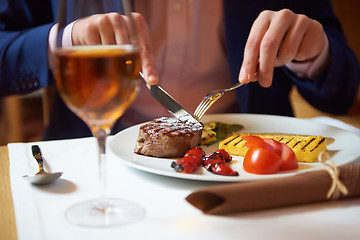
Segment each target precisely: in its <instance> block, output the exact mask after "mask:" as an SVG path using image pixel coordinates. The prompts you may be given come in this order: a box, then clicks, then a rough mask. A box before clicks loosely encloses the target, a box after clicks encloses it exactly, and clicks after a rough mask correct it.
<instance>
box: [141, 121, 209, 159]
mask: <svg viewBox="0 0 360 240" xmlns="http://www.w3.org/2000/svg"><path fill="white" fill-rule="evenodd" d="M202 129H203V126H202V124H201V123H198V122H196V123H193V122H183V121H180V120H178V119H176V118H169V117H161V118H157V119H154V120H153V121H151V122H149V123H146V124H144V125H141V126H140V130H139V136H138V139H137V141H136V146H135V150H134V152H135V153H138V154H142V155H147V156H154V157H173V158H176V157H183V156H184V155H185V153H186V152H187V151H189V150H190V149H191V148H193V147H196V146H197V145H199V144H200V142H201V134H202Z"/></svg>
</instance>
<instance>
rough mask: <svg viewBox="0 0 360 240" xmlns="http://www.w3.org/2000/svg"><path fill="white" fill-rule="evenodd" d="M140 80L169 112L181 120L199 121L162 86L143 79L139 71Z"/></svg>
mask: <svg viewBox="0 0 360 240" xmlns="http://www.w3.org/2000/svg"><path fill="white" fill-rule="evenodd" d="M140 76H141V78H142V80H143V81H144V82H145V83H146V86H147V88H148V89H149V90H150V93H151V95H152V96H153V97H154V98H155V99H156V100H157V101H158V102H159V103H160V104H161V105H163V106H164V107H165V108H166V109H167V110H168V111H169V112H170V113H171V114H173V115H174V116H175V117H177V118H178V119H179V120H180V121H183V122H187V121H189V122H192V123H199V121H198V120H196V119H195V118H194V117H193V115H192V114H190V113H189V112H188V111H186V110H185V108H183V107H182V106H181V105H180V104H179V103H178V102H177V101H176V100H175V99H174V98H173V97H172V96H171V95H170V94H168V93H167V92H166V91H165V90H164V89H163V88H162V87H160V86H158V85H149V84H148V83H147V82H146V81H145V79H144V74H143V73H142V72H140Z"/></svg>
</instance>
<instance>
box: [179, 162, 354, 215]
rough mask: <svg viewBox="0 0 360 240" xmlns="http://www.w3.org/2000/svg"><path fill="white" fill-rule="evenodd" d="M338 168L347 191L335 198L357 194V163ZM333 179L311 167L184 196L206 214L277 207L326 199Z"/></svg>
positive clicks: (340, 178)
mask: <svg viewBox="0 0 360 240" xmlns="http://www.w3.org/2000/svg"><path fill="white" fill-rule="evenodd" d="M338 171H339V180H340V181H341V183H343V184H344V185H345V187H346V189H347V191H348V192H347V193H345V194H344V193H340V195H339V196H338V197H337V199H345V198H354V197H360V165H344V166H341V167H339V168H338ZM333 181H334V180H333V179H332V177H331V175H330V174H329V172H328V171H327V170H318V171H310V172H305V173H301V174H298V175H295V176H291V177H283V178H274V179H270V180H259V181H253V182H245V183H231V184H224V185H218V186H214V187H209V188H205V189H202V190H199V191H196V192H193V193H191V194H190V195H189V196H187V197H186V200H187V201H188V202H189V203H190V204H192V205H193V206H194V207H196V208H198V209H200V210H201V211H203V212H204V213H206V214H227V213H234V212H244V211H253V210H262V209H270V208H279V207H286V206H292V205H299V204H308V203H315V202H321V201H329V200H331V198H330V199H329V198H328V197H327V195H328V193H329V190H330V188H331V187H332V184H333ZM337 190H338V189H336V191H337ZM335 193H336V192H335ZM334 196H335V195H334Z"/></svg>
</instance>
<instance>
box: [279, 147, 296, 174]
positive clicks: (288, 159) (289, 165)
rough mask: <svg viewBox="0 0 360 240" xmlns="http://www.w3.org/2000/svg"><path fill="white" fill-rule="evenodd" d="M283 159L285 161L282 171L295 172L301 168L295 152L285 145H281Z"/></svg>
mask: <svg viewBox="0 0 360 240" xmlns="http://www.w3.org/2000/svg"><path fill="white" fill-rule="evenodd" d="M281 147H282V151H281V158H282V160H283V162H282V164H281V165H280V170H293V169H297V168H298V167H299V164H298V161H297V159H296V156H295V153H294V151H293V150H292V149H291V148H290V147H289V146H288V145H286V144H285V143H281Z"/></svg>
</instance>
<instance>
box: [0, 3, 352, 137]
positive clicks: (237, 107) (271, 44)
mask: <svg viewBox="0 0 360 240" xmlns="http://www.w3.org/2000/svg"><path fill="white" fill-rule="evenodd" d="M16 3H17V1H10V0H6V1H1V5H0V9H1V10H0V29H1V32H0V38H1V39H2V40H1V44H0V49H1V53H0V61H1V66H2V69H1V75H0V87H1V88H0V89H1V95H5V94H6V93H7V92H9V93H10V94H14V93H22V92H26V91H29V90H33V89H36V88H39V87H45V86H47V85H48V84H52V83H53V79H52V75H51V71H50V70H49V69H50V67H49V65H48V56H50V55H48V52H49V53H51V49H50V50H49V51H48V46H47V41H48V33H49V32H50V29H52V26H53V23H52V22H53V21H54V20H53V16H54V15H55V14H49V13H50V12H51V11H50V9H52V12H53V13H54V12H55V10H56V6H57V5H56V1H55V0H53V1H51V4H50V3H49V4H48V5H46V6H44V5H43V3H41V4H40V3H39V2H37V1H32V2H31V3H26V4H25V3H23V4H20V5H17V4H16ZM210 3H211V4H210ZM39 9H41V10H39ZM46 9H47V11H46ZM269 9H270V10H269ZM289 9H290V10H289ZM134 10H135V11H138V12H140V13H141V14H142V15H137V23H138V27H139V29H140V31H139V33H141V34H143V41H142V44H143V46H145V47H144V48H143V49H145V50H146V51H142V59H143V70H142V71H143V72H144V74H145V76H146V79H147V81H148V82H150V83H157V82H159V84H160V85H161V86H163V87H164V88H165V89H167V90H168V91H169V92H170V94H172V95H173V96H174V97H175V98H176V99H177V100H178V101H179V102H180V103H182V104H183V105H184V106H185V108H187V109H188V110H189V111H190V112H192V111H193V110H194V109H195V107H196V105H197V104H198V103H199V102H200V100H201V99H202V97H203V96H204V95H205V94H206V93H207V92H209V91H211V90H214V89H216V88H222V87H228V86H230V85H231V84H233V83H236V82H238V81H239V80H240V81H241V82H244V83H248V84H246V85H244V86H242V87H241V88H239V89H238V90H237V91H236V93H229V94H226V95H225V96H224V98H222V99H221V100H220V101H219V102H218V103H217V104H216V105H215V106H214V107H213V108H211V109H210V110H209V111H212V112H235V111H236V112H247V113H266V114H278V115H288V116H292V115H293V112H292V109H291V104H290V102H289V99H288V95H289V92H290V90H291V88H292V86H293V85H296V87H297V88H298V90H299V92H300V93H301V94H302V95H303V97H304V98H305V99H306V100H308V101H309V102H310V103H311V104H312V105H313V106H315V107H317V108H318V109H320V110H322V111H325V112H330V113H334V114H341V113H345V112H346V111H347V110H348V109H349V108H350V107H351V105H352V103H353V101H354V99H355V96H356V93H357V89H358V84H359V69H358V63H357V61H356V58H355V56H354V54H353V53H352V52H351V51H350V50H349V49H348V47H347V44H346V40H345V38H344V36H343V34H342V32H341V27H340V25H339V23H338V21H337V20H336V18H335V16H334V15H333V13H332V10H331V5H330V3H329V1H325V0H323V1H316V2H314V1H302V2H301V3H300V2H299V3H294V2H289V1H280V0H274V1H266V0H263V1H256V2H254V3H245V1H244V2H243V1H231V0H224V1H221V0H212V1H204V0H197V1H191V0H183V1H171V0H169V1H165V0H152V1H144V0H137V1H136V0H135V1H134ZM142 16H143V17H142ZM95 17H97V18H98V17H99V16H94V17H90V18H88V19H82V20H78V21H76V22H75V23H74V25H73V26H72V28H71V44H72V45H78V44H84V41H83V40H84V39H81V37H80V38H79V36H86V39H89V36H88V35H84V34H80V32H82V31H84V30H85V31H86V28H84V27H82V26H84V25H82V24H84V23H85V22H86V24H89V23H90V24H93V26H94V27H95V28H98V30H99V32H101V31H100V30H101V29H103V28H104V27H105V26H103V25H101V24H99V23H101V21H98V19H97V20H96V18H95ZM100 17H102V18H109V16H100ZM144 19H145V20H146V22H147V23H148V26H147V25H146V24H144ZM108 20H110V22H111V19H108ZM108 26H109V24H106V27H108ZM147 28H148V29H149V34H146V32H147V31H146V30H147ZM184 32H185V33H184ZM149 42H151V43H152V45H153V48H152V50H151V49H150V48H149V46H150V45H149ZM34 51H36V53H37V54H34ZM170 53H172V54H170ZM152 55H153V56H152ZM274 67H276V68H275V69H274ZM149 109H150V110H149ZM166 114H167V113H166V110H165V109H163V108H162V107H161V106H160V105H159V104H158V103H156V101H155V100H153V99H152V98H151V96H150V95H149V93H148V92H147V89H145V88H143V89H142V91H141V92H140V94H139V96H138V98H137V100H136V101H135V103H134V104H133V105H132V106H131V107H130V109H129V110H128V111H127V112H126V114H125V115H124V116H123V117H122V119H121V120H120V121H119V122H118V124H117V126H116V127H115V128H114V132H116V131H118V130H119V129H121V128H123V127H127V126H129V125H132V124H135V123H139V122H143V121H148V120H151V119H153V118H155V117H160V116H163V115H166ZM89 135H90V131H89V130H88V129H87V127H86V125H85V124H83V123H82V121H81V120H80V119H78V118H77V117H75V116H74V114H72V113H71V112H70V111H69V110H68V109H67V107H66V106H65V105H64V104H63V103H62V101H61V99H60V98H59V97H58V96H56V97H55V101H54V107H53V112H52V115H51V119H50V125H49V126H48V129H47V132H46V135H45V139H58V138H72V137H82V136H89Z"/></svg>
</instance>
